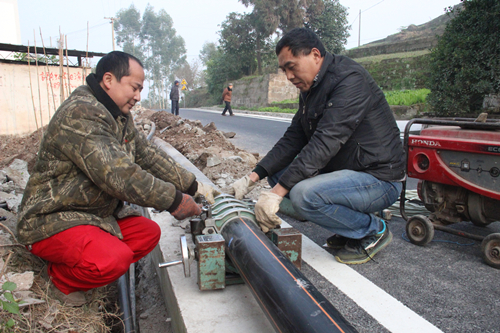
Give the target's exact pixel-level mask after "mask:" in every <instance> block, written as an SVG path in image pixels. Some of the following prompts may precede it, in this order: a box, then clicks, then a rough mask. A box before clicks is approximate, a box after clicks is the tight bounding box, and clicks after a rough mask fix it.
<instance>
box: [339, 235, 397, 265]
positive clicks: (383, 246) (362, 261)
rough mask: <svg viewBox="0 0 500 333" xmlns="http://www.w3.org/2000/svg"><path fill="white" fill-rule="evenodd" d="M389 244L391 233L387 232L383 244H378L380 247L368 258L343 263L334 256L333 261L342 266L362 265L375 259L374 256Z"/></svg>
mask: <svg viewBox="0 0 500 333" xmlns="http://www.w3.org/2000/svg"><path fill="white" fill-rule="evenodd" d="M391 242H392V232H390V231H389V236H388V237H387V238H386V239H385V241H384V242H383V243H381V244H380V246H379V247H378V248H377V249H375V250H374V251H373V252H372V253H370V256H369V257H366V258H364V259H360V260H352V261H344V260H342V259H340V258H339V257H338V256H335V259H336V260H337V261H338V262H340V263H343V264H347V265H360V264H364V263H365V262H368V261H370V260H372V259H373V257H375V255H376V254H377V253H379V252H380V251H381V250H383V249H385V248H386V247H387V245H389V244H390V243H391Z"/></svg>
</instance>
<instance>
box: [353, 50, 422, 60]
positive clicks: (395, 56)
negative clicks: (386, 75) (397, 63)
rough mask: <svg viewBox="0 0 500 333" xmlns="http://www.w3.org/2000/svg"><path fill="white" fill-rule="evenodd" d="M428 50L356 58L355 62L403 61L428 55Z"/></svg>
mask: <svg viewBox="0 0 500 333" xmlns="http://www.w3.org/2000/svg"><path fill="white" fill-rule="evenodd" d="M429 53H430V51H429V50H420V51H412V52H400V53H391V54H378V55H374V56H367V57H362V58H356V59H354V60H356V62H359V63H364V62H381V61H382V60H388V59H405V58H414V57H420V56H423V55H426V54H429Z"/></svg>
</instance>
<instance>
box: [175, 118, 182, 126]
mask: <svg viewBox="0 0 500 333" xmlns="http://www.w3.org/2000/svg"><path fill="white" fill-rule="evenodd" d="M182 124H184V119H179V120H177V122H176V123H175V125H177V126H179V125H182Z"/></svg>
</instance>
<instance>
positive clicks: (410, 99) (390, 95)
mask: <svg viewBox="0 0 500 333" xmlns="http://www.w3.org/2000/svg"><path fill="white" fill-rule="evenodd" d="M430 92H431V91H430V90H429V89H417V90H394V91H386V92H385V93H384V94H385V98H386V99H387V102H388V103H389V105H406V106H411V105H414V104H420V103H425V98H426V97H427V95H428V94H429V93H430Z"/></svg>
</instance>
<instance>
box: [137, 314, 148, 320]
mask: <svg viewBox="0 0 500 333" xmlns="http://www.w3.org/2000/svg"><path fill="white" fill-rule="evenodd" d="M139 318H140V319H148V314H147V313H141V315H140V316H139Z"/></svg>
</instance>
